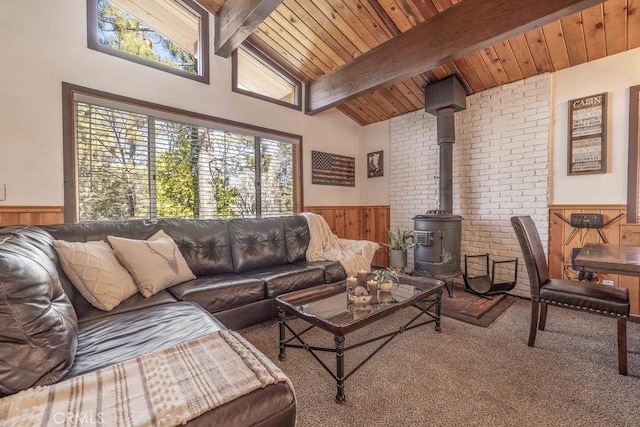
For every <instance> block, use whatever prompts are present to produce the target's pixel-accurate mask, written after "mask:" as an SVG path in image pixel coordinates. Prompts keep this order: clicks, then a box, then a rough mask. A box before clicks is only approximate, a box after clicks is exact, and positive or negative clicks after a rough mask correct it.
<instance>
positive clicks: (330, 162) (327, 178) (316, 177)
mask: <svg viewBox="0 0 640 427" xmlns="http://www.w3.org/2000/svg"><path fill="white" fill-rule="evenodd" d="M355 170H356V159H355V157H347V156H339V155H337V154H331V153H323V152H321V151H311V183H312V184H323V185H342V186H345V187H355V186H356V173H355Z"/></svg>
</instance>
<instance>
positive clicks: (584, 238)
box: [549, 205, 640, 315]
mask: <svg viewBox="0 0 640 427" xmlns="http://www.w3.org/2000/svg"><path fill="white" fill-rule="evenodd" d="M555 213H559V214H560V215H562V216H563V217H564V218H566V219H567V220H570V219H571V214H572V213H600V214H602V215H603V221H604V223H605V224H606V223H607V222H608V221H610V220H612V219H613V218H615V217H616V216H618V215H619V214H623V217H622V218H620V219H618V220H616V221H615V222H613V223H611V224H609V225H608V226H607V227H604V228H603V229H602V230H601V231H602V234H603V235H604V237H605V239H606V240H607V242H608V243H612V244H622V245H640V224H625V223H623V222H622V221H624V214H626V207H625V206H624V205H595V206H594V205H588V206H587V205H585V206H555V207H550V209H549V275H550V277H552V278H564V279H566V278H567V276H566V274H565V271H564V264H567V263H570V262H571V249H572V248H577V247H582V246H583V245H584V243H587V242H599V241H600V236H599V235H598V233H597V231H596V230H594V229H583V230H580V231H578V232H576V233H575V235H574V236H573V237H572V239H571V240H570V241H569V242H567V245H566V246H564V247H563V246H562V242H563V241H564V240H565V239H566V237H567V236H568V235H569V233H570V232H571V230H573V227H571V226H570V225H568V224H566V223H564V221H562V220H561V219H560V218H558V217H557V216H556V215H555ZM596 273H598V276H599V278H600V280H612V281H613V282H614V283H615V285H616V286H623V287H626V288H628V289H629V298H630V301H631V313H632V314H635V315H638V314H640V278H638V277H631V276H621V275H617V274H608V273H601V272H596Z"/></svg>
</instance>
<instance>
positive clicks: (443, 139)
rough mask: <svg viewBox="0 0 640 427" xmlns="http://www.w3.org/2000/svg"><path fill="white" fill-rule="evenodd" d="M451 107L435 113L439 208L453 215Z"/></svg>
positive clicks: (452, 130)
mask: <svg viewBox="0 0 640 427" xmlns="http://www.w3.org/2000/svg"><path fill="white" fill-rule="evenodd" d="M454 113H455V109H454V108H453V107H446V108H441V109H439V110H438V111H436V113H435V114H436V116H437V120H438V146H439V147H440V178H439V182H440V207H439V210H440V211H443V212H446V213H453V144H454V143H455V142H456V126H455V118H454Z"/></svg>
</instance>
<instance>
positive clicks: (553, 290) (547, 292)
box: [540, 279, 629, 316]
mask: <svg viewBox="0 0 640 427" xmlns="http://www.w3.org/2000/svg"><path fill="white" fill-rule="evenodd" d="M540 300H541V301H546V302H548V303H550V304H562V305H568V306H570V307H576V308H584V309H588V310H592V311H596V312H598V313H609V314H615V315H619V316H628V315H629V290H628V289H627V288H619V287H613V286H605V285H601V284H598V283H587V282H576V281H570V280H559V279H549V280H548V281H547V282H546V283H545V284H543V285H542V286H541V287H540Z"/></svg>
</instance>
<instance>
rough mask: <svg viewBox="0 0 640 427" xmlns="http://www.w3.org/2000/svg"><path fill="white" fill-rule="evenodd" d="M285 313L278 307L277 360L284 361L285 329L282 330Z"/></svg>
mask: <svg viewBox="0 0 640 427" xmlns="http://www.w3.org/2000/svg"><path fill="white" fill-rule="evenodd" d="M285 317H286V316H285V312H284V310H283V309H281V308H279V307H278V325H279V326H280V353H279V354H278V360H284V356H285V347H284V341H285V329H284V320H285Z"/></svg>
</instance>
